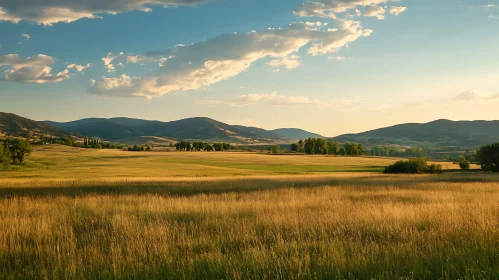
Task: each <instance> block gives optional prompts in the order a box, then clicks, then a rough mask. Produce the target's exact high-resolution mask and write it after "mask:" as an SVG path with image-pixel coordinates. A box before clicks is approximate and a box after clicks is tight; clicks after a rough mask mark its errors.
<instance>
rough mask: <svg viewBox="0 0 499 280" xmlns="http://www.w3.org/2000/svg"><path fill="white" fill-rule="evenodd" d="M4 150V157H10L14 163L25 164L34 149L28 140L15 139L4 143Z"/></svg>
mask: <svg viewBox="0 0 499 280" xmlns="http://www.w3.org/2000/svg"><path fill="white" fill-rule="evenodd" d="M3 150H4V152H3V153H4V156H3V157H5V156H7V155H8V156H10V159H11V161H12V163H16V164H23V163H24V159H25V157H26V156H27V155H29V154H31V151H32V150H33V149H32V147H31V144H30V143H29V142H28V141H26V140H21V139H13V140H6V141H5V142H4V148H3ZM5 150H8V153H7V152H5ZM2 161H3V160H2Z"/></svg>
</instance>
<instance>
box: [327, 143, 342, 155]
mask: <svg viewBox="0 0 499 280" xmlns="http://www.w3.org/2000/svg"><path fill="white" fill-rule="evenodd" d="M339 151H340V143H338V142H333V141H328V142H327V153H328V154H330V155H337V154H338V153H339Z"/></svg>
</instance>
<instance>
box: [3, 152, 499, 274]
mask: <svg viewBox="0 0 499 280" xmlns="http://www.w3.org/2000/svg"><path fill="white" fill-rule="evenodd" d="M392 162H393V160H392V159H374V158H336V157H324V156H298V155H297V156H274V155H266V154H243V153H175V152H171V153H168V152H150V153H146V152H144V153H140V152H139V153H132V152H121V151H100V150H79V149H72V148H65V147H57V146H48V147H38V148H37V150H36V151H35V152H34V153H33V155H32V156H31V158H30V159H29V161H28V162H27V165H26V166H25V167H13V169H11V170H3V171H2V172H0V174H1V175H0V176H1V177H0V260H2V261H1V262H0V278H7V279H9V278H11V279H16V278H33V279H36V278H50V279H54V278H55V279H57V278H66V279H67V278H71V279H88V278H91V279H92V278H100V279H102V278H125V279H132V278H161V279H185V278H195V279H248V278H257V279H316V278H319V279H327V278H329V279H331V278H337V279H369V278H376V279H394V278H405V279H422V278H442V279H458V278H461V279H464V278H498V277H499V266H498V263H499V261H498V258H497V256H498V255H499V249H498V248H499V203H498V201H499V176H497V175H494V174H485V173H469V174H467V173H449V174H443V175H419V176H416V175H414V176H413V175H411V176H409V175H405V176H395V175H383V174H380V172H379V171H380V170H381V169H382V167H383V166H384V165H386V164H390V163H392ZM445 168H448V169H452V168H455V166H453V165H452V164H450V163H449V164H447V165H445V166H444V169H445Z"/></svg>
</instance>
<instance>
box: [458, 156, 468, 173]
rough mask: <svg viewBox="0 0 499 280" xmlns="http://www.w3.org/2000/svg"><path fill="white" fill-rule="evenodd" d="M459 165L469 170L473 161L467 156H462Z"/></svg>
mask: <svg viewBox="0 0 499 280" xmlns="http://www.w3.org/2000/svg"><path fill="white" fill-rule="evenodd" d="M459 167H461V169H462V170H469V169H470V167H471V162H470V161H469V160H468V159H466V158H465V157H463V156H461V157H459Z"/></svg>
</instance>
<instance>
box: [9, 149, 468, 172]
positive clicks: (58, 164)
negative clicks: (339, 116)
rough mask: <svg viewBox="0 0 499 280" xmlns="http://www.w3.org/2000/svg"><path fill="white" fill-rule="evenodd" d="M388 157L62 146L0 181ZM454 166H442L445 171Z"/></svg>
mask: <svg viewBox="0 0 499 280" xmlns="http://www.w3.org/2000/svg"><path fill="white" fill-rule="evenodd" d="M394 162H395V160H394V159H390V158H368V157H332V156H320V155H319V156H306V155H269V154H257V153H237V152H224V153H215V152H212V153H208V152H154V151H153V152H124V151H117V150H89V149H78V148H70V147H63V146H43V147H36V148H35V151H34V152H33V154H32V156H31V157H30V158H29V159H28V162H27V163H26V166H21V167H18V166H13V167H11V168H9V169H8V170H4V171H2V172H0V178H33V179H44V178H45V179H47V178H106V177H108V178H133V177H221V176H261V175H289V174H327V173H337V172H381V171H382V170H383V169H384V167H385V166H387V165H389V164H393V163H394ZM455 168H458V166H457V165H455V164H452V163H444V170H445V169H455Z"/></svg>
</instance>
